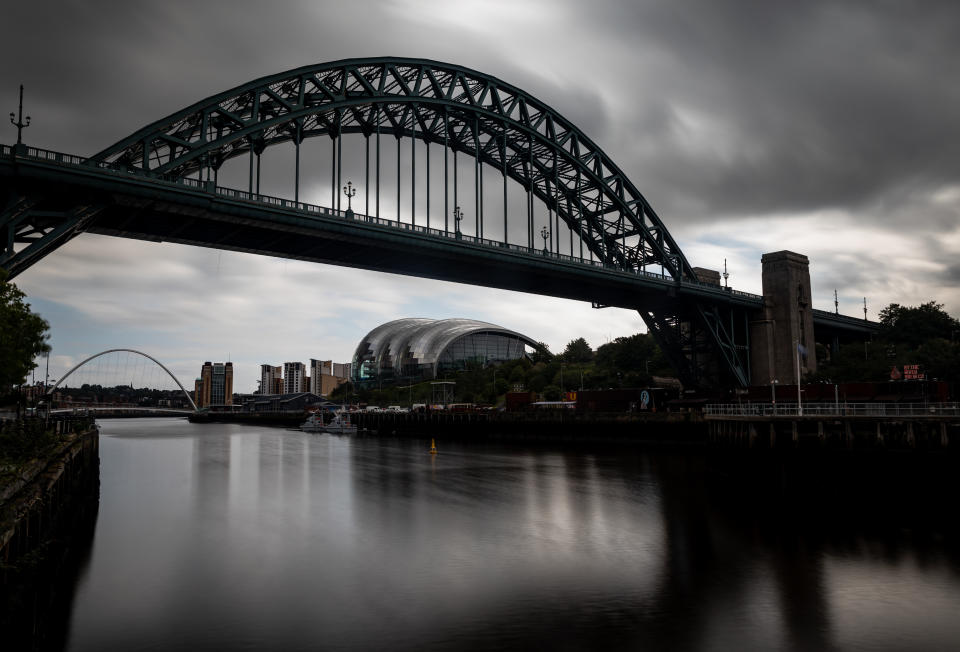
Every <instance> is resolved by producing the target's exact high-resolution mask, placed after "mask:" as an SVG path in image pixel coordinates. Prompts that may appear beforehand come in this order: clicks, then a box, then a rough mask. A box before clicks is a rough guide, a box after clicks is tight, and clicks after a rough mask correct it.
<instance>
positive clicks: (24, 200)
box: [0, 191, 103, 278]
mask: <svg viewBox="0 0 960 652" xmlns="http://www.w3.org/2000/svg"><path fill="white" fill-rule="evenodd" d="M102 208H103V207H102V206H100V205H97V204H87V203H81V204H79V205H78V204H75V203H74V202H72V201H68V200H66V201H65V200H64V198H62V197H60V198H58V197H52V196H49V195H38V194H37V193H33V192H31V193H29V194H28V193H21V192H17V191H13V192H10V193H8V194H7V196H6V197H5V198H4V203H3V209H2V210H0V267H2V268H3V269H5V270H6V271H7V273H8V275H9V276H10V277H11V278H12V277H14V276H16V275H17V274H19V273H20V272H22V271H23V270H25V269H27V268H28V267H30V266H31V265H33V264H34V263H36V262H37V261H38V260H40V259H41V258H43V257H44V256H46V255H47V254H49V253H50V252H52V251H54V250H55V249H56V248H57V247H59V246H60V245H62V244H64V243H66V242H67V241H69V240H70V239H72V238H74V237H76V236H77V235H79V234H80V233H82V232H83V231H85V230H86V228H87V226H88V225H89V224H90V223H91V222H92V221H93V219H94V218H96V216H97V214H98V213H99V212H100V211H101V210H102Z"/></svg>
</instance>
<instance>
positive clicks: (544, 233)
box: [540, 227, 550, 256]
mask: <svg viewBox="0 0 960 652" xmlns="http://www.w3.org/2000/svg"><path fill="white" fill-rule="evenodd" d="M540 237H541V238H543V255H544V256H546V255H547V238H549V237H550V230H549V229H548V228H547V227H543V228H542V229H541V230H540Z"/></svg>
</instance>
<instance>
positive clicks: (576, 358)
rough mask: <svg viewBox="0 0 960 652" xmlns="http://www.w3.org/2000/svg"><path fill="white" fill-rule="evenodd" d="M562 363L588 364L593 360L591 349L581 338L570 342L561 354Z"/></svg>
mask: <svg viewBox="0 0 960 652" xmlns="http://www.w3.org/2000/svg"><path fill="white" fill-rule="evenodd" d="M561 357H562V358H563V361H564V362H590V361H591V360H593V349H591V348H590V345H589V344H587V341H586V340H585V339H583V338H582V337H578V338H577V339H575V340H571V341H570V343H569V344H567V348H566V349H564V350H563V353H562V354H561Z"/></svg>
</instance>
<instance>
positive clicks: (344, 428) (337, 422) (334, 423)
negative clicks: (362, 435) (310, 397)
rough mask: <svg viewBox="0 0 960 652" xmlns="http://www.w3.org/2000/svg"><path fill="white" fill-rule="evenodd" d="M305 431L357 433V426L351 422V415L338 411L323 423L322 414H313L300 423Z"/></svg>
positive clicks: (342, 433)
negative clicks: (327, 421)
mask: <svg viewBox="0 0 960 652" xmlns="http://www.w3.org/2000/svg"><path fill="white" fill-rule="evenodd" d="M300 430H302V431H303V432H326V433H329V434H331V435H355V434H357V427H356V426H355V425H353V424H352V423H350V415H348V414H347V413H346V412H343V411H339V410H338V411H337V412H335V413H334V415H333V419H332V420H331V421H330V423H328V424H324V423H323V415H322V414H311V415H310V416H309V417H308V418H307V420H306V421H304V422H303V423H301V424H300Z"/></svg>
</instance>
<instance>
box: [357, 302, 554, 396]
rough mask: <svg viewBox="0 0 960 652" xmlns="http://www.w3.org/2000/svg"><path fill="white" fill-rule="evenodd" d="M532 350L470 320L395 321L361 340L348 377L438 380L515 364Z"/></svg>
mask: <svg viewBox="0 0 960 652" xmlns="http://www.w3.org/2000/svg"><path fill="white" fill-rule="evenodd" d="M534 346H535V343H534V341H533V340H531V339H530V338H529V337H526V336H525V335H521V334H520V333H516V332H514V331H511V330H507V329H506V328H501V327H500V326H496V325H494V324H489V323H486V322H481V321H475V320H472V319H413V318H411V319H398V320H396V321H392V322H388V323H386V324H383V325H381V326H378V327H377V328H375V329H373V330H372V331H370V332H369V333H368V334H367V336H366V337H364V338H363V340H361V342H360V344H359V346H357V350H356V352H355V353H354V356H353V367H352V374H351V376H352V380H353V381H354V382H357V383H363V384H372V383H380V384H383V383H391V382H395V381H397V380H404V381H410V380H420V379H425V378H437V377H438V375H442V373H443V372H446V371H454V370H457V369H464V368H466V367H467V366H468V365H471V364H481V365H482V364H489V363H496V362H503V361H505V360H516V359H518V358H520V357H522V356H524V355H525V354H526V350H527V348H528V347H529V348H531V349H532V348H534Z"/></svg>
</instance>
